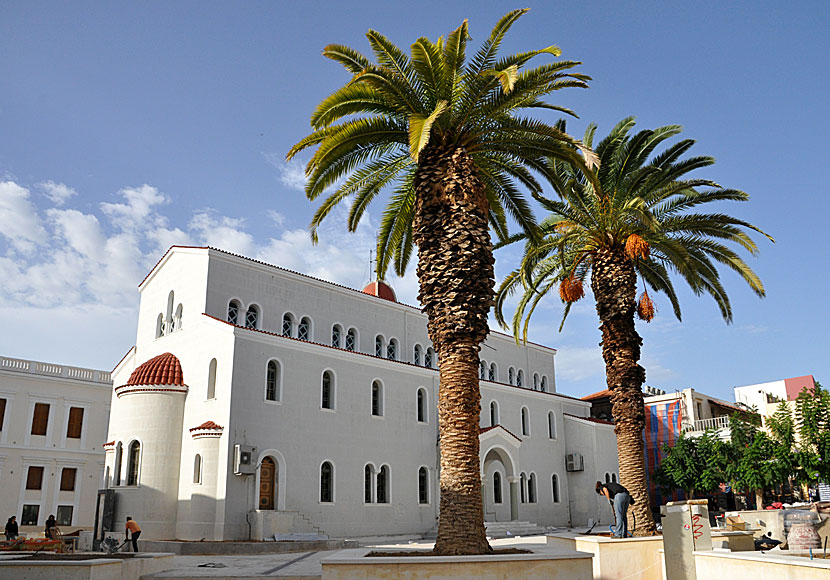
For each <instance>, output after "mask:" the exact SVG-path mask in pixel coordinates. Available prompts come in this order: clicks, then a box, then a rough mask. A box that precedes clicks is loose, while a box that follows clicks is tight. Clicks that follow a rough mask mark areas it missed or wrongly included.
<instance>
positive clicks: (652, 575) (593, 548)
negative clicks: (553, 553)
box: [547, 531, 757, 580]
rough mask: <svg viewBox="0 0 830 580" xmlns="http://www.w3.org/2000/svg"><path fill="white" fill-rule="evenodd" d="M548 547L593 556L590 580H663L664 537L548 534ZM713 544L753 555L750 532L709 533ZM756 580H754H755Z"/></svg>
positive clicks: (753, 546) (753, 547)
mask: <svg viewBox="0 0 830 580" xmlns="http://www.w3.org/2000/svg"><path fill="white" fill-rule="evenodd" d="M547 543H548V546H550V547H552V548H556V549H559V550H577V551H579V552H588V553H589V554H593V556H594V558H593V578H594V580H600V579H602V580H605V579H610V578H624V577H627V576H629V575H631V574H634V575H635V576H634V577H635V578H638V580H662V578H663V576H664V571H663V567H664V566H663V561H662V558H661V556H660V550H662V549H663V536H650V537H647V538H625V539H614V538H608V537H604V536H581V535H579V534H574V533H569V532H563V533H559V534H549V535H548V536H547ZM712 544H713V545H718V547H721V546H722V547H725V548H729V549H730V550H733V551H744V550H748V551H752V550H754V549H755V545H754V543H753V539H752V532H716V531H713V532H712ZM755 580H757V579H755Z"/></svg>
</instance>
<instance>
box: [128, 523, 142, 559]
mask: <svg viewBox="0 0 830 580" xmlns="http://www.w3.org/2000/svg"><path fill="white" fill-rule="evenodd" d="M125 533H126V535H127V539H128V540H130V541H132V543H133V552H138V536H140V535H141V528H140V527H139V525H138V524H137V523H135V521H133V518H131V517H130V516H127V528H126V530H125Z"/></svg>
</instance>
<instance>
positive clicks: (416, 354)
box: [412, 344, 421, 366]
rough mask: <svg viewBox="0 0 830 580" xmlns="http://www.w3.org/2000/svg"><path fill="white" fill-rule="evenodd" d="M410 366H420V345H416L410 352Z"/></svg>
mask: <svg viewBox="0 0 830 580" xmlns="http://www.w3.org/2000/svg"><path fill="white" fill-rule="evenodd" d="M412 364H414V365H417V366H421V345H420V344H416V345H415V349H414V350H413V351H412Z"/></svg>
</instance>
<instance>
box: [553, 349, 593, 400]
mask: <svg viewBox="0 0 830 580" xmlns="http://www.w3.org/2000/svg"><path fill="white" fill-rule="evenodd" d="M556 376H557V377H558V379H557V380H563V379H564V380H565V381H573V382H578V381H585V380H588V379H595V380H596V381H597V386H598V388H597V391H601V390H602V389H604V388H605V386H604V385H605V362H604V361H603V360H602V351H601V350H600V348H599V347H583V346H576V347H574V346H562V347H557V352H556Z"/></svg>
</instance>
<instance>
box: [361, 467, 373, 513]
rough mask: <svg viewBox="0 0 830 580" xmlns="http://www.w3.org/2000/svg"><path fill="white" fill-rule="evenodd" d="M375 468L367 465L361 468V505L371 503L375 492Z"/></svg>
mask: <svg viewBox="0 0 830 580" xmlns="http://www.w3.org/2000/svg"><path fill="white" fill-rule="evenodd" d="M374 484H375V468H374V467H372V464H371V463H367V464H366V467H364V468H363V503H372V501H373V496H374V491H375V485H374Z"/></svg>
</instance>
